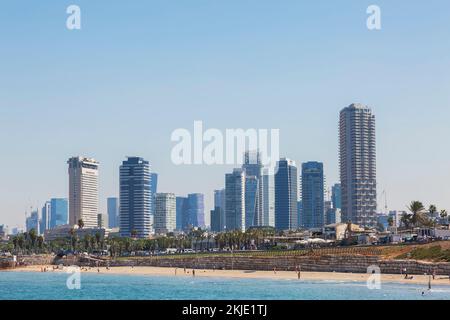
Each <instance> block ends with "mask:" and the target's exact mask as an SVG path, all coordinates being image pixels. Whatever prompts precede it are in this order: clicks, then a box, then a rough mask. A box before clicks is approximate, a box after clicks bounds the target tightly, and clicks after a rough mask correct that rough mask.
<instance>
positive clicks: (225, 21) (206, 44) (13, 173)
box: [0, 0, 450, 227]
mask: <svg viewBox="0 0 450 320" xmlns="http://www.w3.org/2000/svg"><path fill="white" fill-rule="evenodd" d="M71 4H76V5H78V6H79V7H80V9H81V30H68V29H67V28H66V19H67V17H68V14H67V13H66V8H67V7H68V6H69V5H71ZM372 4H376V5H378V6H379V7H380V9H381V23H382V29H381V30H375V31H370V30H368V29H367V27H366V20H367V17H368V14H367V13H366V10H367V7H368V6H369V5H372ZM449 37H450V2H448V1H447V0H431V1H426V2H423V1H406V0H397V1H380V0H371V1H365V0H342V1H331V0H327V1H325V0H319V1H312V0H311V1H301V0H295V1H294V0H292V1H291V0H283V1H273V0H272V1H268V0H227V1H225V0H220V1H219V0H218V1H212V0H190V1H181V0H173V1H164V0H161V1H152V0H148V1H144V0H142V1H140V0H134V1H100V0H96V1H92V0H89V1H85V0H71V1H62V0H46V1H39V2H38V1H23V0H15V1H8V2H3V3H2V6H1V10H0V40H1V42H0V155H1V157H0V224H6V225H9V226H10V227H14V226H21V227H23V226H24V220H25V213H26V212H30V208H31V207H33V208H36V207H39V208H41V207H42V205H43V204H44V202H45V201H46V200H48V199H50V198H51V197H67V193H68V175H67V164H66V161H67V159H68V158H69V157H71V156H76V155H83V156H88V157H93V158H95V159H97V160H98V161H99V162H100V210H101V212H104V213H106V198H107V197H109V196H118V183H119V177H118V175H119V165H120V164H121V162H122V161H123V160H125V157H126V156H142V157H144V158H145V159H146V160H149V161H150V163H151V165H152V170H153V171H155V172H157V173H158V174H159V181H158V183H159V185H158V191H159V192H173V193H176V194H177V195H186V194H187V193H196V192H201V193H205V196H206V213H207V214H206V216H207V217H208V216H209V214H208V212H209V210H210V209H211V208H212V205H213V203H212V195H213V190H214V189H220V188H223V186H224V174H225V173H227V172H229V171H230V170H231V169H232V166H229V165H214V166H206V165H182V166H176V165H174V164H173V163H172V161H171V157H170V154H171V150H172V148H173V147H174V145H175V144H174V143H173V142H171V140H170V137H171V133H172V132H173V131H174V130H176V129H178V128H186V129H188V130H190V131H192V130H193V125H194V121H195V120H201V121H203V125H204V127H205V129H208V128H218V129H220V130H225V129H228V128H231V129H233V128H243V129H247V128H261V129H268V130H270V129H279V130H280V152H281V155H282V156H287V157H289V158H291V159H293V160H295V161H296V162H297V164H301V163H302V162H306V161H321V162H323V163H324V170H325V175H326V181H327V185H328V186H331V185H332V184H334V183H336V182H338V181H339V164H338V116H339V111H340V110H341V109H342V108H344V107H346V106H348V105H349V104H351V103H353V102H359V103H363V104H366V105H368V106H370V107H371V108H372V110H373V112H374V114H375V115H376V129H377V182H378V193H379V207H380V211H381V210H383V209H384V203H385V199H386V200H387V205H388V208H389V209H390V210H394V209H397V210H404V209H406V205H407V204H408V203H409V202H410V201H412V200H421V201H422V202H424V204H425V205H429V204H431V203H432V204H435V205H436V206H437V207H438V209H444V208H446V209H447V210H450V184H449V182H450V161H449V158H450V148H449V145H450V144H449V142H448V139H449V137H450V125H449V120H450V73H449V71H450V55H449V52H450V41H449ZM383 190H385V193H383ZM385 194H386V197H385ZM208 220H209V219H207V221H208Z"/></svg>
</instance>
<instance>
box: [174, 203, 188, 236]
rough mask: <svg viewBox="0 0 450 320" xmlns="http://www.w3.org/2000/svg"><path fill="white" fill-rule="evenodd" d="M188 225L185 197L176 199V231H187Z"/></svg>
mask: <svg viewBox="0 0 450 320" xmlns="http://www.w3.org/2000/svg"><path fill="white" fill-rule="evenodd" d="M188 225H189V216H188V199H187V197H176V229H177V230H179V231H182V230H187V229H188Z"/></svg>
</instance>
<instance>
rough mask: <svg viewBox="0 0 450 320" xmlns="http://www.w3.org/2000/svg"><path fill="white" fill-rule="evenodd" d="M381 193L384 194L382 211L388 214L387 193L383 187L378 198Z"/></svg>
mask: <svg viewBox="0 0 450 320" xmlns="http://www.w3.org/2000/svg"><path fill="white" fill-rule="evenodd" d="M383 195H384V213H385V214H388V205H387V193H386V190H385V189H384V190H383V192H381V195H380V198H382V197H383Z"/></svg>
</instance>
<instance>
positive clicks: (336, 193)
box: [331, 183, 342, 209]
mask: <svg viewBox="0 0 450 320" xmlns="http://www.w3.org/2000/svg"><path fill="white" fill-rule="evenodd" d="M331 202H332V203H333V208H335V209H341V208H342V201H341V184H340V183H336V184H335V185H334V186H332V187H331Z"/></svg>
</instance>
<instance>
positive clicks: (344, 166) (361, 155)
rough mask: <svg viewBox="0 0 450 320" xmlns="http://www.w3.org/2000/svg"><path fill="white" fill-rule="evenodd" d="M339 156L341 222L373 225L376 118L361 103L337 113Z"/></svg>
mask: <svg viewBox="0 0 450 320" xmlns="http://www.w3.org/2000/svg"><path fill="white" fill-rule="evenodd" d="M339 147H340V150H339V157H340V159H339V160H340V161H339V163H340V175H341V190H342V222H344V223H345V222H348V221H351V222H353V223H356V224H359V225H362V226H376V211H377V182H376V150H375V148H376V146H375V116H374V115H373V114H372V110H371V109H370V108H368V107H367V106H364V105H361V104H352V105H350V106H349V107H347V108H344V109H343V110H342V111H341V113H340V122H339Z"/></svg>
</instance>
